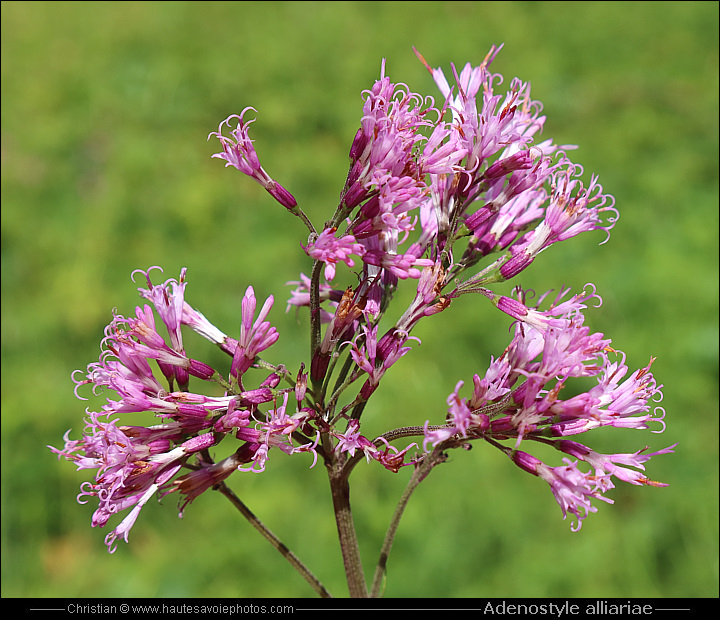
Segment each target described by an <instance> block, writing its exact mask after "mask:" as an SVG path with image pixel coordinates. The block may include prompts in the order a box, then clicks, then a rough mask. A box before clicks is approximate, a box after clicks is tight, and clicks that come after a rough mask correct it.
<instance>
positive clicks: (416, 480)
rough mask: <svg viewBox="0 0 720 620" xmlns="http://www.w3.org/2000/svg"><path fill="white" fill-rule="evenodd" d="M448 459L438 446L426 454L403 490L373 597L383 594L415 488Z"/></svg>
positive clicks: (378, 567) (386, 538)
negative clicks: (386, 576)
mask: <svg viewBox="0 0 720 620" xmlns="http://www.w3.org/2000/svg"><path fill="white" fill-rule="evenodd" d="M446 460H447V455H446V454H445V452H443V451H442V450H438V449H437V448H436V449H435V450H433V452H432V453H431V454H428V455H426V456H425V458H424V459H423V460H422V462H421V463H420V464H418V465H416V466H415V471H413V475H412V476H411V478H410V482H408V484H407V487H405V491H403V494H402V497H401V498H400V501H399V502H398V505H397V506H396V507H395V512H394V513H393V516H392V520H391V521H390V526H389V527H388V531H387V533H386V534H385V540H384V541H383V546H382V549H381V550H380V558H379V559H378V563H377V568H376V569H375V577H374V578H373V583H372V589H371V591H370V597H371V598H378V597H379V596H381V595H382V590H383V583H384V581H385V574H386V573H387V560H388V556H389V555H390V550H391V549H392V545H393V541H394V540H395V534H397V530H398V526H399V525H400V519H402V516H403V513H404V512H405V508H406V506H407V504H408V502H409V501H410V497H411V496H412V494H413V492H414V491H415V489H416V488H417V487H418V485H419V484H420V483H421V482H422V481H423V480H424V479H425V478H426V477H427V476H428V474H429V473H430V472H431V471H432V469H433V467H435V466H437V465H440V463H444V462H445V461H446Z"/></svg>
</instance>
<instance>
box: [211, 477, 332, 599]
mask: <svg viewBox="0 0 720 620" xmlns="http://www.w3.org/2000/svg"><path fill="white" fill-rule="evenodd" d="M215 488H216V489H217V490H218V491H220V492H221V493H222V494H223V495H224V496H225V497H227V498H228V499H229V500H230V501H231V502H232V504H233V505H234V506H235V507H236V508H237V509H238V510H239V511H240V513H242V515H243V516H244V517H245V518H246V519H247V520H248V521H249V522H250V525H252V526H253V527H254V528H255V529H256V530H257V531H258V532H260V534H262V536H263V537H264V538H265V539H266V540H267V541H269V542H270V544H271V545H272V546H273V547H275V549H277V550H278V551H279V552H280V553H281V554H282V556H283V557H284V558H285V559H286V560H287V561H288V562H290V564H291V565H292V566H293V568H294V569H295V570H296V571H297V572H298V573H300V575H302V577H303V578H304V579H305V581H307V582H308V583H309V584H310V587H312V589H313V590H315V592H317V593H318V594H319V595H320V596H321V597H322V598H332V596H331V594H330V593H329V592H328V591H327V590H326V589H325V586H323V584H322V583H320V582H319V581H318V579H317V577H315V575H313V574H312V573H311V572H310V570H309V569H308V568H307V567H306V566H305V565H304V564H303V563H302V562H301V561H300V560H299V559H298V557H297V556H296V555H295V554H294V553H293V552H292V551H290V549H288V548H287V547H286V546H285V544H284V543H282V542H281V541H280V539H279V538H278V537H277V536H275V534H273V533H272V532H271V531H270V530H269V529H268V528H267V527H266V526H265V525H264V524H263V522H262V521H260V519H258V518H257V517H256V516H255V514H254V513H253V512H252V511H251V510H250V509H249V508H248V507H247V506H246V505H245V504H244V503H243V501H242V500H241V499H240V498H239V497H238V496H237V495H235V493H233V491H232V490H231V489H230V487H228V486H227V485H226V484H225V483H224V482H220V483H219V484H218V485H216V487H215Z"/></svg>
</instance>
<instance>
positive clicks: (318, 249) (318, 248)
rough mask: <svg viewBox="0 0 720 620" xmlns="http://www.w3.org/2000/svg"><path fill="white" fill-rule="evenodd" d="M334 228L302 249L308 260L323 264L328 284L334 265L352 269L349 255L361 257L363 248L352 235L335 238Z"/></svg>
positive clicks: (363, 251) (332, 276)
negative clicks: (340, 264) (318, 261)
mask: <svg viewBox="0 0 720 620" xmlns="http://www.w3.org/2000/svg"><path fill="white" fill-rule="evenodd" d="M336 231H337V229H336V228H326V229H325V230H323V231H322V232H321V233H320V235H318V237H317V239H315V241H313V242H312V243H309V244H308V246H307V247H304V248H303V249H304V250H305V252H306V253H307V255H308V256H309V257H310V258H314V259H316V260H320V261H322V262H324V263H325V279H326V280H327V281H328V282H330V281H332V279H333V278H334V277H335V265H336V264H337V263H340V262H344V263H345V264H346V265H347V266H348V267H354V266H355V262H354V261H353V260H352V258H350V255H351V254H355V255H358V256H362V255H363V254H364V253H365V248H364V247H363V246H362V245H361V244H359V243H357V242H356V241H355V237H353V236H352V235H344V236H343V237H340V238H339V239H338V238H336V237H335V232H336Z"/></svg>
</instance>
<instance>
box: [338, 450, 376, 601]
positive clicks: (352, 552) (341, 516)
mask: <svg viewBox="0 0 720 620" xmlns="http://www.w3.org/2000/svg"><path fill="white" fill-rule="evenodd" d="M329 478H330V490H331V492H332V500H333V507H334V509H335V523H336V524H337V529H338V537H339V539H340V550H341V551H342V556H343V564H344V566H345V575H346V577H347V583H348V590H349V593H350V597H351V598H367V596H368V592H367V585H366V584H365V575H364V574H363V568H362V559H361V558H360V549H359V547H358V541H357V536H356V534H355V524H354V523H353V518H352V511H351V510H350V485H349V483H348V477H347V473H346V472H344V471H343V470H342V467H341V464H340V463H338V462H337V460H336V459H333V463H332V465H331V467H330V468H329Z"/></svg>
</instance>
